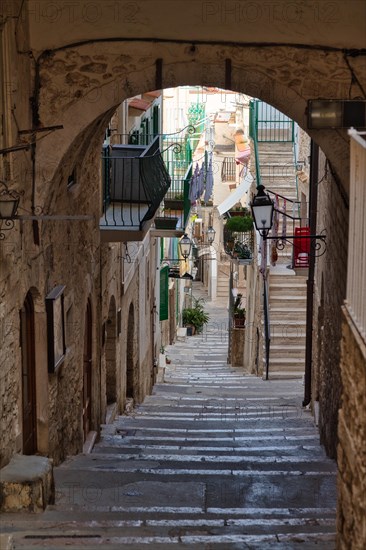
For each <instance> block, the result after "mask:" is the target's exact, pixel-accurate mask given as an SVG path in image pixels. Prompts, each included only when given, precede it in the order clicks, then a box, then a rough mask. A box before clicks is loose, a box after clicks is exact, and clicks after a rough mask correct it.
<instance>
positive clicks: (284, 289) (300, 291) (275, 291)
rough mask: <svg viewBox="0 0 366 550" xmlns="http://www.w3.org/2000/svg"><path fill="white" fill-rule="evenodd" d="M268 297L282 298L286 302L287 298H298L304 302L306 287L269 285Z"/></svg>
mask: <svg viewBox="0 0 366 550" xmlns="http://www.w3.org/2000/svg"><path fill="white" fill-rule="evenodd" d="M269 295H270V298H271V297H272V296H282V297H283V299H285V300H286V297H287V296H291V297H292V296H298V297H304V298H305V300H306V286H305V285H302V284H300V285H291V286H290V285H288V286H287V285H285V284H276V283H274V284H272V283H271V282H270V283H269Z"/></svg>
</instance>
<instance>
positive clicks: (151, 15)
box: [26, 0, 366, 189]
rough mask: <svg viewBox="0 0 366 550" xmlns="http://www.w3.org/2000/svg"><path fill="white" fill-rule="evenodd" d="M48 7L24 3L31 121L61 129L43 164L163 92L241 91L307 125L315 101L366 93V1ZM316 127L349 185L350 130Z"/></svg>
mask: <svg viewBox="0 0 366 550" xmlns="http://www.w3.org/2000/svg"><path fill="white" fill-rule="evenodd" d="M41 4H42V3H33V4H32V3H30V2H28V3H27V4H26V5H27V6H28V7H29V9H30V8H31V6H32V5H33V7H32V9H33V12H32V13H31V11H29V14H28V16H29V23H30V44H31V48H32V49H33V55H34V56H35V59H36V64H35V85H34V93H33V96H34V98H35V102H34V112H33V119H34V122H35V123H36V124H37V125H38V124H39V125H43V126H52V125H58V124H62V125H63V126H64V129H63V130H61V131H58V132H55V133H54V134H52V136H51V137H50V138H49V139H47V140H43V141H42V142H40V144H39V146H38V148H37V161H38V162H40V160H39V159H42V163H45V162H46V163H47V162H50V163H52V164H53V165H54V166H55V165H57V159H59V160H61V159H62V158H64V156H65V155H66V154H67V151H68V149H69V147H70V144H72V143H74V142H75V141H76V140H77V139H78V136H82V135H83V132H84V133H85V130H86V129H87V128H91V127H93V124H95V129H96V131H98V132H101V130H100V121H101V120H103V119H104V118H105V119H107V118H108V116H109V114H110V113H111V112H113V110H114V108H115V107H116V106H117V105H119V104H120V103H121V102H122V101H123V100H124V99H126V98H128V97H131V96H134V95H137V94H139V93H143V92H146V91H151V90H155V89H162V88H168V87H175V86H181V85H188V84H189V85H202V86H215V87H220V88H224V89H230V90H233V91H237V92H242V93H245V94H248V95H250V96H252V97H257V98H259V99H262V100H264V101H266V102H267V103H270V104H272V105H273V106H275V107H276V108H277V109H279V110H280V111H282V112H284V113H285V114H286V115H288V116H289V117H291V118H292V119H294V120H295V121H296V122H297V123H298V124H299V125H300V126H301V127H302V128H304V129H305V130H306V129H307V128H306V106H307V101H308V99H314V98H327V99H353V98H359V97H365V90H366V64H365V57H364V55H365V53H366V49H363V48H364V47H365V46H366V43H365V36H364V20H365V17H366V3H363V2H359V1H358V0H355V1H352V0H351V1H350V2H348V3H347V4H346V3H344V2H339V1H335V2H305V3H304V2H301V3H300V2H288V1H282V0H278V1H277V2H275V3H273V2H270V1H269V2H268V3H266V2H264V3H254V2H252V3H251V2H241V1H237V2H219V1H211V2H196V1H194V2H193V1H192V0H185V1H184V2H181V1H180V0H176V1H174V2H165V1H163V0H160V1H159V0H149V1H145V0H140V2H137V3H127V4H126V3H125V2H122V3H121V2H118V1H117V2H114V3H113V2H112V3H108V2H93V3H85V4H84V3H75V5H74V8H72V10H73V11H72V10H71V7H70V6H71V4H72V3H70V2H66V1H65V2H62V1H60V2H58V3H54V4H52V6H53V8H52V9H51V7H52V6H51V4H49V11H48V12H39V13H35V11H34V10H37V9H41V8H39V7H38V8H37V7H36V5H37V6H38V5H41ZM93 6H94V8H93ZM112 6H114V10H115V11H114V12H113V14H110V15H109V16H108V14H107V13H106V12H107V10H109V9H111V7H112ZM92 8H93V9H92ZM83 10H84V11H83ZM230 10H231V11H230ZM157 14H159V17H157ZM178 15H179V16H178ZM65 17H66V19H67V21H66V20H65ZM63 21H64V22H65V23H66V22H67V27H66V29H67V32H65V28H63V27H62V22H63ZM101 21H102V23H101ZM121 34H123V36H121ZM309 134H310V135H311V137H313V138H314V140H315V141H316V142H317V143H318V144H319V145H320V146H321V148H322V149H323V151H324V153H325V154H326V156H327V158H328V159H329V161H330V163H331V164H332V167H333V170H334V171H335V173H336V174H337V175H338V177H339V178H340V180H341V181H342V183H343V186H344V187H345V188H346V189H347V187H348V168H349V152H348V138H347V135H346V132H342V131H335V130H322V131H319V130H318V131H313V132H310V131H309ZM100 137H101V138H102V135H100ZM56 152H57V153H56ZM55 157H56V160H55Z"/></svg>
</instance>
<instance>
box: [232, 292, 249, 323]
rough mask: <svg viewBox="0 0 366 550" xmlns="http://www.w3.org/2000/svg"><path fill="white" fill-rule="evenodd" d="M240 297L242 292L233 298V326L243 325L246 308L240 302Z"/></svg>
mask: <svg viewBox="0 0 366 550" xmlns="http://www.w3.org/2000/svg"><path fill="white" fill-rule="evenodd" d="M242 297H243V295H242V294H238V295H237V296H236V298H235V302H234V307H233V321H234V328H244V327H245V318H246V310H245V307H243V306H242V303H241V299H242Z"/></svg>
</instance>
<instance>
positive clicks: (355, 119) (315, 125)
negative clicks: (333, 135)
mask: <svg viewBox="0 0 366 550" xmlns="http://www.w3.org/2000/svg"><path fill="white" fill-rule="evenodd" d="M307 117H308V128H309V129H312V130H321V129H326V128H351V127H354V128H358V129H360V128H365V127H366V101H365V100H364V99H361V100H359V99H347V100H335V99H309V101H308V106H307Z"/></svg>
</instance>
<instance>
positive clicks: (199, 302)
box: [182, 298, 210, 335]
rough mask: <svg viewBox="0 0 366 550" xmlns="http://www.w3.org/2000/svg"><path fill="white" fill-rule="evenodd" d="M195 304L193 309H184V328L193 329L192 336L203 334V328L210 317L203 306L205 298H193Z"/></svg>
mask: <svg viewBox="0 0 366 550" xmlns="http://www.w3.org/2000/svg"><path fill="white" fill-rule="evenodd" d="M193 300H194V304H193V306H192V307H187V308H184V309H183V312H182V320H183V326H184V327H187V329H188V328H190V327H192V329H193V330H192V331H191V332H192V334H194V333H195V332H197V333H200V332H202V329H203V326H204V325H205V324H206V323H208V321H209V318H210V317H209V315H208V313H207V312H206V311H205V310H204V307H203V304H204V299H203V298H198V299H196V298H193ZM187 334H188V335H189V332H188V330H187Z"/></svg>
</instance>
